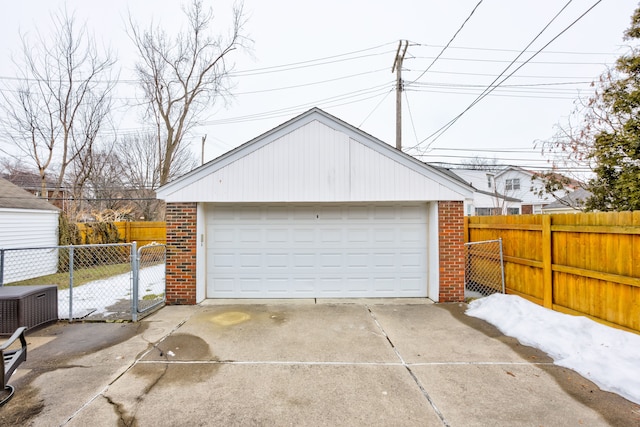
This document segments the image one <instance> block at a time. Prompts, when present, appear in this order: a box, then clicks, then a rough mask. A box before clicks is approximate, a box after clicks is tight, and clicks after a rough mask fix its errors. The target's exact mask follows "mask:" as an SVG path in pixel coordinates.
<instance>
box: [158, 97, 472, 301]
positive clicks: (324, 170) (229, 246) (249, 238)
mask: <svg viewBox="0 0 640 427" xmlns="http://www.w3.org/2000/svg"><path fill="white" fill-rule="evenodd" d="M157 194H158V198H160V199H163V200H165V201H166V202H167V211H166V221H167V277H166V285H167V294H166V295H167V301H168V303H169V304H195V303H198V302H200V301H202V300H204V299H205V298H352V297H428V298H430V299H432V300H434V301H441V302H445V301H461V300H463V298H464V252H463V249H464V247H463V245H464V235H463V229H464V220H463V215H464V212H463V203H464V201H465V200H468V199H471V198H472V196H473V189H472V188H471V187H470V186H468V185H467V184H466V183H464V182H463V181H461V180H460V179H457V178H454V177H452V176H451V175H450V174H449V173H447V172H444V171H442V170H441V169H439V168H436V167H433V166H430V165H427V164H425V163H423V162H420V161H418V160H416V159H415V158H414V157H411V156H409V155H407V154H404V153H403V152H401V151H399V150H396V149H395V148H394V147H392V146H391V145H389V144H386V143H384V142H382V141H380V140H378V139H376V138H374V137H373V136H371V135H368V134H366V133H364V132H362V131H361V130H359V129H357V128H355V127H353V126H351V125H349V124H347V123H345V122H343V121H341V120H339V119H338V118H336V117H334V116H332V115H330V114H328V113H326V112H324V111H322V110H320V109H317V108H314V109H311V110H309V111H307V112H306V113H303V114H301V115H300V116H297V117H295V118H294V119H292V120H290V121H288V122H286V123H284V124H282V125H280V126H278V127H276V128H274V129H272V130H270V131H269V132H267V133H265V134H263V135H260V136H258V137H257V138H255V139H253V140H251V141H249V142H247V143H245V144H243V145H241V146H239V147H237V148H236V149H234V150H232V151H230V152H228V153H226V154H224V155H222V156H220V157H218V158H217V159H215V160H213V161H211V162H209V163H207V164H205V165H203V166H201V167H199V168H197V169H195V170H193V171H191V172H189V173H188V174H186V175H184V176H182V177H180V178H178V179H176V180H175V181H173V182H171V183H169V184H167V185H165V186H163V187H161V188H160V189H158V191H157Z"/></svg>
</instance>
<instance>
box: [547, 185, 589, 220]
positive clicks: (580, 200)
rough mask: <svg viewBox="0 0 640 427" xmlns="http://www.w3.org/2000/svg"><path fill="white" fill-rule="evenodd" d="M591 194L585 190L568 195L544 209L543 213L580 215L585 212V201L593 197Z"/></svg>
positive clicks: (580, 189)
mask: <svg viewBox="0 0 640 427" xmlns="http://www.w3.org/2000/svg"><path fill="white" fill-rule="evenodd" d="M591 195H592V194H591V192H590V191H588V190H585V189H584V188H578V189H577V190H575V191H573V192H571V193H569V194H567V195H566V196H564V197H562V198H560V199H558V200H556V201H555V202H553V203H549V204H548V205H546V206H544V207H543V208H542V213H548V214H552V213H579V212H582V211H583V210H584V203H585V201H586V200H587V199H588V198H589V197H591Z"/></svg>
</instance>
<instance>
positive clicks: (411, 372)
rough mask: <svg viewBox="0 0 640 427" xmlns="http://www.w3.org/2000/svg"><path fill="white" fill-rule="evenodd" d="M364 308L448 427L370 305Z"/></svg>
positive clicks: (444, 422) (446, 423)
mask: <svg viewBox="0 0 640 427" xmlns="http://www.w3.org/2000/svg"><path fill="white" fill-rule="evenodd" d="M365 308H366V309H367V311H368V312H369V315H370V316H371V318H372V319H373V321H374V323H375V324H376V325H377V326H378V329H380V332H382V335H384V337H385V338H386V339H387V342H388V343H389V345H390V346H391V348H392V349H393V351H394V352H395V353H396V356H398V359H400V362H401V364H402V366H404V367H405V369H406V370H407V372H409V375H410V376H411V378H413V381H414V382H415V383H416V385H417V386H418V388H419V389H420V392H421V393H422V395H423V396H424V397H425V399H427V402H429V405H431V407H432V408H433V410H434V412H435V413H436V415H437V416H438V418H440V421H442V424H443V425H445V426H446V427H450V425H449V423H448V422H447V420H446V418H445V417H444V414H443V413H442V412H441V411H440V409H438V407H437V406H436V404H435V402H434V401H433V399H431V396H429V393H428V392H427V390H426V389H425V388H424V386H423V385H422V383H421V382H420V380H419V379H418V377H417V376H416V374H415V373H414V372H413V371H412V370H411V366H409V365H408V364H407V362H405V360H404V358H403V357H402V355H401V354H400V351H398V349H397V348H396V346H395V345H394V344H393V341H391V338H390V337H389V335H388V334H387V332H386V331H385V330H384V328H383V327H382V325H381V324H380V322H378V319H377V318H376V316H375V314H373V311H371V307H369V305H368V304H365Z"/></svg>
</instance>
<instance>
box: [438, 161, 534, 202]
mask: <svg viewBox="0 0 640 427" xmlns="http://www.w3.org/2000/svg"><path fill="white" fill-rule="evenodd" d="M450 172H451V174H453V175H455V176H458V177H459V179H461V180H462V181H464V182H466V183H467V184H469V185H470V186H472V187H473V188H474V190H475V191H476V192H477V193H480V194H484V195H486V196H491V197H497V198H499V199H503V200H506V201H508V202H521V201H522V200H520V199H518V198H516V197H511V196H507V195H505V194H500V193H498V192H497V191H487V190H480V189H479V188H478V187H479V186H480V185H484V186H485V187H486V185H487V175H494V176H495V175H496V174H497V172H496V171H494V170H483V169H452V170H451V171H450ZM467 180H470V181H467Z"/></svg>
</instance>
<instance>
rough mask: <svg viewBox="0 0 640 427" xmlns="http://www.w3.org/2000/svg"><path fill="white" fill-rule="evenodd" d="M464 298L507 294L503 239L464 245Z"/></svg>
mask: <svg viewBox="0 0 640 427" xmlns="http://www.w3.org/2000/svg"><path fill="white" fill-rule="evenodd" d="M464 249H465V267H464V297H465V299H466V298H481V297H486V296H489V295H491V294H495V293H498V292H500V293H505V284H504V260H503V254H502V239H498V240H487V241H483V242H471V243H465V244H464Z"/></svg>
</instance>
